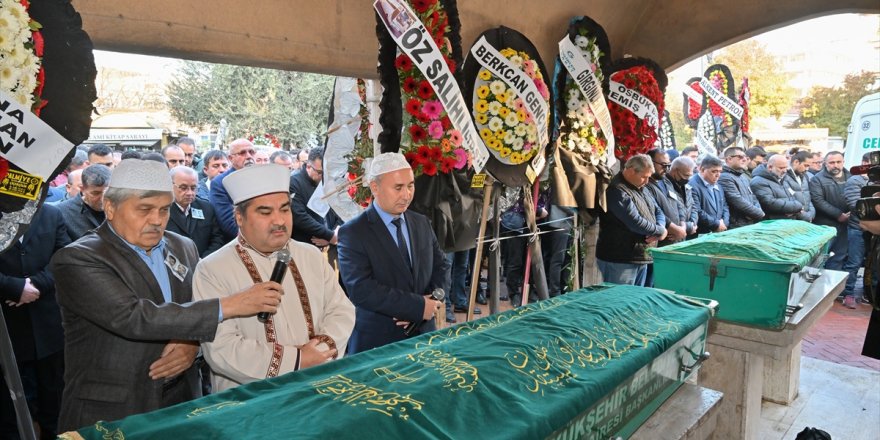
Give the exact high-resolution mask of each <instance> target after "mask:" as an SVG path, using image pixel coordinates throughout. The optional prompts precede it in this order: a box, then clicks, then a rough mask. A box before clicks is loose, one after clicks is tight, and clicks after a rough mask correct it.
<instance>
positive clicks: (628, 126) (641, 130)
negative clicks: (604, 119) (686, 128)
mask: <svg viewBox="0 0 880 440" xmlns="http://www.w3.org/2000/svg"><path fill="white" fill-rule="evenodd" d="M620 63H621V67H623V66H626V65H631V67H624V68H622V69H621V70H617V69H614V67H612V71H614V73H612V74H611V75H610V79H611V81H614V82H617V83H620V84H623V85H624V87H626V88H627V89H629V90H633V91H635V92H638V93H639V94H640V95H642V96H644V97H645V98H647V99H648V100H649V101H650V102H651V103H652V104H654V106H655V107H656V108H657V121H656V123H657V124H659V123H660V119H661V118H662V116H663V111H664V101H663V90H664V89H665V88H666V77H665V74H663V72H662V70H661V69H660V68H659V67H654V66H653V64H654V63H653V61H650V60H642V59H638V58H626V59H623V60H621V61H620ZM640 63H645V64H640ZM660 75H663V77H662V79H658V77H659V76H660ZM608 110H609V111H610V112H611V123H612V126H613V127H614V139H615V146H614V156H615V157H617V159H619V160H620V161H622V162H626V161H627V160H628V159H629V158H631V157H633V156H635V155H637V154H643V153H646V152H648V151H649V150H650V149H651V148H653V147H654V143H655V142H656V141H657V136H658V134H659V129H660V127H655V126H653V125H651V124H649V123H648V120H647V119H641V118H639V117H638V116H637V115H636V114H635V113H633V112H632V111H630V110H629V109H627V108H625V107H623V106H621V105H619V104H617V103H616V102H613V101H612V100H608Z"/></svg>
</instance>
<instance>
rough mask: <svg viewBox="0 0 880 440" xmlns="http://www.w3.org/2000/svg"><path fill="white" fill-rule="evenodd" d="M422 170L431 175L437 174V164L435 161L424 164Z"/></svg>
mask: <svg viewBox="0 0 880 440" xmlns="http://www.w3.org/2000/svg"><path fill="white" fill-rule="evenodd" d="M422 172H423V173H425V174H427V175H429V176H436V175H437V165H436V164H435V163H434V162H428V163H425V164H422Z"/></svg>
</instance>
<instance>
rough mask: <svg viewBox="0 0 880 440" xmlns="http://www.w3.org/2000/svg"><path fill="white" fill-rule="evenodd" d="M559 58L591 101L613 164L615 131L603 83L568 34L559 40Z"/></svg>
mask: <svg viewBox="0 0 880 440" xmlns="http://www.w3.org/2000/svg"><path fill="white" fill-rule="evenodd" d="M559 60H560V61H561V62H562V65H563V66H565V69H566V70H568V73H569V74H570V75H571V77H572V78H574V80H575V83H577V85H578V88H579V89H581V93H583V94H584V96H585V97H586V98H587V101H588V102H589V103H590V110H592V111H593V114H594V115H595V116H596V120H597V121H598V122H599V128H600V129H601V130H602V133H604V134H605V140H606V142H607V143H608V146H607V147H606V150H605V155H606V156H607V160H608V163H609V164H613V163H614V161H615V159H614V131H613V128H612V126H611V112H609V111H608V104H607V103H606V102H605V96H604V95H603V94H602V84H601V83H600V82H599V79H598V78H596V74H594V73H593V70H592V69H590V63H589V62H588V61H587V60H586V59H585V58H584V55H583V53H581V50H580V49H579V48H578V47H577V46H575V44H574V43H573V42H572V41H571V39H570V38H569V37H568V36H566V37H565V38H563V39H562V40H560V41H559Z"/></svg>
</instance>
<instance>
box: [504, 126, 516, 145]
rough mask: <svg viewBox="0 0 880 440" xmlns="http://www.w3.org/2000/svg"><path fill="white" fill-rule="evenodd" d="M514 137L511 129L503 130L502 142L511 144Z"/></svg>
mask: <svg viewBox="0 0 880 440" xmlns="http://www.w3.org/2000/svg"><path fill="white" fill-rule="evenodd" d="M514 139H516V135H514V134H513V131H511V130H507V131H505V132H504V143H505V144H507V145H511V144H513V140H514Z"/></svg>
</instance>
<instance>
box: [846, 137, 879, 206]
mask: <svg viewBox="0 0 880 440" xmlns="http://www.w3.org/2000/svg"><path fill="white" fill-rule="evenodd" d="M849 171H850V173H852V174H867V175H868V184H867V185H865V186H864V187H862V193H861V196H862V197H861V198H860V199H859V200H857V201H856V214H858V216H859V219H860V220H880V214H878V213H877V210H876V209H875V207H876V206H878V205H880V197H878V193H880V151H872V152H870V153H869V156H868V163H867V164H866V165H857V166H854V167H852V168H850V170H849Z"/></svg>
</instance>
